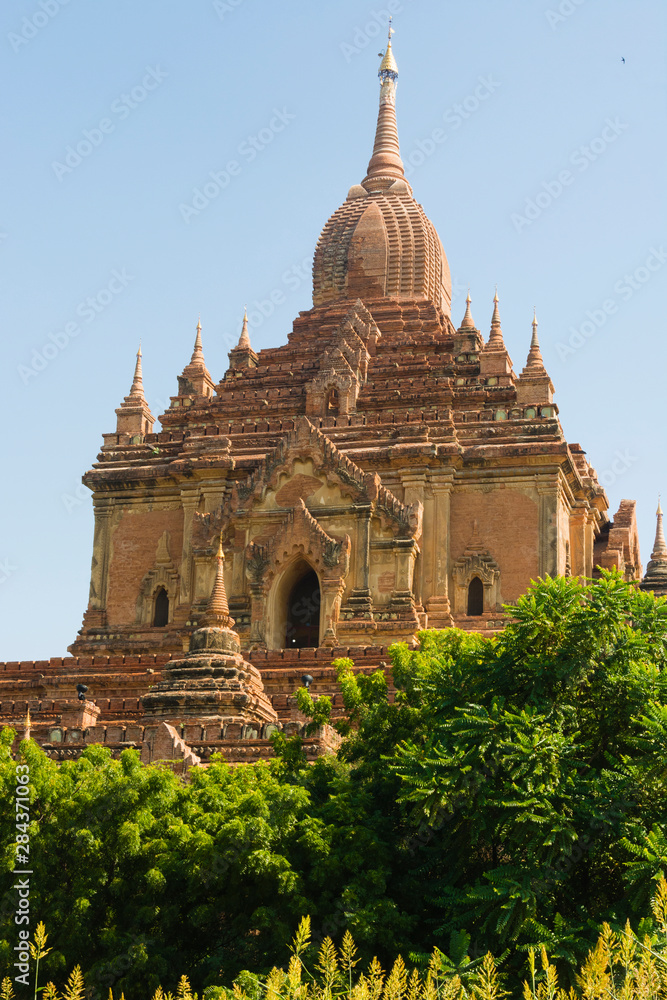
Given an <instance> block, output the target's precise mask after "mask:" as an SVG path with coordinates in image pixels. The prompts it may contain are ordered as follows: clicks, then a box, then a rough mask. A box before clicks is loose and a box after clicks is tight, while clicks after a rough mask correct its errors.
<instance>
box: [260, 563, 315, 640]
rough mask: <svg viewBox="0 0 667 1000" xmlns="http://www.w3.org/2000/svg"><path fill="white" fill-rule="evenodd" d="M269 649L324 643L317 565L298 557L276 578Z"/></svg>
mask: <svg viewBox="0 0 667 1000" xmlns="http://www.w3.org/2000/svg"><path fill="white" fill-rule="evenodd" d="M267 605H268V606H267V615H266V643H267V646H268V648H269V649H305V648H309V647H317V646H319V645H320V640H321V636H322V631H323V626H322V616H323V602H322V591H321V585H320V578H319V576H318V574H317V572H316V571H315V569H314V567H313V566H312V565H311V564H310V563H309V562H308V561H307V560H306V559H304V558H303V557H298V558H296V559H295V560H293V562H291V563H290V564H289V565H288V566H286V567H285V569H284V570H283V572H282V573H281V574H280V576H279V577H278V578H277V579H276V580H275V581H274V583H273V586H272V587H271V590H270V593H269V597H268V601H267Z"/></svg>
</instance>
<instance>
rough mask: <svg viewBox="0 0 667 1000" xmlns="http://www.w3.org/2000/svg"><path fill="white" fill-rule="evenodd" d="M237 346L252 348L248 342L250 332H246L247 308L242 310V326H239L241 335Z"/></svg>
mask: <svg viewBox="0 0 667 1000" xmlns="http://www.w3.org/2000/svg"><path fill="white" fill-rule="evenodd" d="M236 346H237V348H238V347H240V348H242V349H244V350H252V347H251V344H250V334H249V333H248V310H247V309H244V310H243V326H242V327H241V336H240V337H239V342H238V344H237V345H236Z"/></svg>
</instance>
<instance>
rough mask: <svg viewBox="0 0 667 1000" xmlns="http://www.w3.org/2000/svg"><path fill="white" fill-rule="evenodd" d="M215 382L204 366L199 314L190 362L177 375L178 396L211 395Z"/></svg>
mask: <svg viewBox="0 0 667 1000" xmlns="http://www.w3.org/2000/svg"><path fill="white" fill-rule="evenodd" d="M214 389H215V383H214V382H213V379H212V378H211V374H210V372H209V370H208V368H207V367H206V361H205V359H204V349H203V347H202V339H201V316H200V317H199V319H198V320H197V332H196V334H195V346H194V348H193V350H192V357H191V358H190V363H189V364H187V365H186V366H185V368H184V369H183V372H182V374H181V375H179V376H178V395H179V396H212V395H213V391H214Z"/></svg>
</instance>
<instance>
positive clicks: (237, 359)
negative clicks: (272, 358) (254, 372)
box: [225, 309, 258, 378]
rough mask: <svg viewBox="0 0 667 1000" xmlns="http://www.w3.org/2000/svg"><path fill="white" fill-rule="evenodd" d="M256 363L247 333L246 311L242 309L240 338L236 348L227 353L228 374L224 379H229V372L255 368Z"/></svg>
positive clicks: (255, 356)
mask: <svg viewBox="0 0 667 1000" xmlns="http://www.w3.org/2000/svg"><path fill="white" fill-rule="evenodd" d="M257 362H258V358H257V355H256V354H255V352H254V351H253V349H252V345H251V343H250V334H249V333H248V310H247V309H244V310H243V326H242V327H241V336H240V337H239V342H238V344H237V345H236V347H233V348H232V350H231V351H230V352H229V372H228V373H227V375H226V376H225V377H226V378H227V377H229V375H230V372H234V371H238V370H240V369H241V368H256V367H257Z"/></svg>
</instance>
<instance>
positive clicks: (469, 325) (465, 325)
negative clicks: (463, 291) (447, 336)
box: [459, 289, 476, 330]
mask: <svg viewBox="0 0 667 1000" xmlns="http://www.w3.org/2000/svg"><path fill="white" fill-rule="evenodd" d="M471 302H472V299H471V298H470V289H468V294H467V296H466V311H465V316H464V317H463V319H462V320H461V326H460V328H459V329H461V330H464V329H465V330H475V329H476V327H475V321H474V319H473V318H472V312H471V310H470V303H471Z"/></svg>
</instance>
